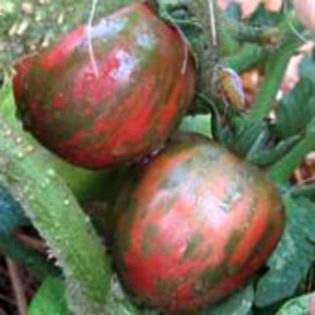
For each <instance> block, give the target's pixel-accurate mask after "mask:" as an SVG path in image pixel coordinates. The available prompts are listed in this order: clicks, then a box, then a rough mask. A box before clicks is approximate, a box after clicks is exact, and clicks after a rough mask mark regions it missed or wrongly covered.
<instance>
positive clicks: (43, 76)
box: [13, 2, 196, 169]
mask: <svg viewBox="0 0 315 315" xmlns="http://www.w3.org/2000/svg"><path fill="white" fill-rule="evenodd" d="M89 35H90V37H89ZM90 39H91V41H92V42H91V45H89V40H90ZM91 48H92V50H91ZM187 49H188V55H187ZM183 65H185V67H183ZM183 68H185V69H184V71H183ZM195 72H196V71H195V62H194V59H193V56H192V54H191V51H190V47H187V43H186V41H184V40H183V39H182V37H181V35H180V34H179V33H178V31H177V30H176V29H174V28H172V27H170V26H168V25H166V24H165V23H164V22H163V21H161V20H160V19H159V18H158V17H157V16H156V14H155V13H154V12H153V11H152V10H151V9H150V8H149V7H148V6H147V5H145V3H143V2H137V3H135V4H133V5H130V6H128V7H126V8H124V9H122V10H120V11H118V12H116V13H115V14H113V15H111V16H109V17H107V18H105V19H104V20H102V21H100V22H99V24H97V25H95V26H93V27H92V28H91V30H90V32H89V31H88V28H87V26H82V27H79V28H78V29H76V30H74V31H72V32H70V33H68V34H67V35H66V36H65V37H64V38H62V39H61V41H59V42H58V43H57V44H56V45H55V46H54V47H52V48H49V49H48V50H45V51H43V52H41V53H39V54H38V55H35V56H33V57H30V58H26V59H24V60H22V61H21V62H20V63H19V64H18V65H17V74H16V76H15V78H14V80H13V85H14V92H15V100H16V103H17V108H18V112H19V114H20V117H21V118H22V121H23V124H24V127H25V129H27V130H29V131H31V132H32V133H33V135H34V136H35V137H36V138H37V139H38V140H39V141H40V142H41V143H42V144H44V145H45V146H46V147H48V148H49V149H51V150H52V151H54V152H55V153H57V154H58V155H60V156H61V157H63V158H64V159H66V160H68V161H70V162H72V163H73V164H75V165H79V166H83V167H86V168H91V169H99V168H103V167H106V166H109V165H114V164H117V163H121V162H128V161H132V160H134V159H136V158H139V157H141V156H144V155H146V154H148V153H150V152H151V151H153V150H155V149H156V148H157V147H160V146H161V145H163V143H164V142H165V140H166V139H167V137H168V136H169V134H170V133H171V132H172V131H173V130H174V129H175V128H176V126H177V125H178V123H179V121H180V119H181V117H182V116H183V114H184V113H185V112H186V110H187V108H188V106H189V105H190V102H191V99H192V96H193V92H194V83H195Z"/></svg>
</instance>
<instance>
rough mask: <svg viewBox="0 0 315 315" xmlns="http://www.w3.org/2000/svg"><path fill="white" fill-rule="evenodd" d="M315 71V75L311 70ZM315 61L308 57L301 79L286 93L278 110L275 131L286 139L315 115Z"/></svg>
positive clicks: (303, 64) (302, 68) (301, 129)
mask: <svg viewBox="0 0 315 315" xmlns="http://www.w3.org/2000/svg"><path fill="white" fill-rule="evenodd" d="M312 70H313V71H314V72H313V77H312V76H311V72H312ZM314 73H315V62H314V60H313V59H311V58H309V57H306V58H305V59H304V60H303V63H302V65H301V71H300V80H299V82H298V83H297V85H296V87H295V88H294V89H293V90H292V91H291V92H290V93H289V94H288V95H285V96H284V97H283V98H282V100H281V101H280V104H279V109H278V111H277V123H276V125H275V126H274V129H273V131H274V133H275V134H276V135H277V136H278V137H280V138H282V139H284V138H288V137H290V136H293V135H296V134H298V133H300V132H302V131H303V130H304V128H305V126H306V125H307V124H308V123H309V122H310V121H311V119H312V117H314V116H315V79H314Z"/></svg>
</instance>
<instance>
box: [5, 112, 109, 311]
mask: <svg viewBox="0 0 315 315" xmlns="http://www.w3.org/2000/svg"><path fill="white" fill-rule="evenodd" d="M0 182H1V183H2V185H3V186H4V187H5V188H6V189H7V190H8V191H9V192H10V193H11V195H12V196H13V197H14V198H15V199H16V200H17V201H18V202H19V203H20V204H21V205H22V207H23V209H24V211H25V213H26V215H27V216H28V217H29V218H30V219H31V220H32V222H33V224H34V226H35V227H36V228H37V229H38V231H39V232H40V234H41V236H42V237H43V238H44V239H45V240H46V242H47V244H48V245H49V247H50V251H51V255H52V256H55V257H56V258H57V262H58V264H59V265H60V266H61V267H62V269H63V272H64V275H65V278H66V285H67V294H68V297H69V300H70V302H72V303H71V305H70V306H71V308H72V309H73V310H74V311H75V312H76V314H84V315H86V314H87V310H89V312H90V313H93V314H95V315H97V314H102V313H103V310H104V308H105V303H106V297H107V294H108V292H109V289H110V284H111V282H110V281H111V269H110V263H109V260H108V258H107V256H106V254H105V251H104V248H103V246H102V244H101V242H100V240H99V239H98V237H97V235H96V233H95V231H94V229H93V226H92V225H91V223H90V220H89V218H88V217H87V216H86V215H85V214H84V213H83V211H82V209H81V208H80V206H79V205H78V203H77V201H76V199H75V197H74V196H73V194H72V193H71V191H70V190H69V189H68V188H67V186H66V185H65V184H64V182H63V181H62V179H61V178H59V177H58V176H57V174H56V172H55V170H54V169H52V168H51V165H50V164H49V163H48V162H47V160H45V159H44V158H43V154H42V150H41V149H40V148H37V149H34V147H33V146H32V145H30V144H29V143H27V142H26V141H25V140H24V139H23V137H22V136H21V135H20V134H19V133H18V132H17V131H13V130H12V129H11V128H10V127H9V126H8V124H7V123H6V122H5V121H4V120H3V119H2V117H0Z"/></svg>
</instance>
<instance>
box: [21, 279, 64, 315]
mask: <svg viewBox="0 0 315 315" xmlns="http://www.w3.org/2000/svg"><path fill="white" fill-rule="evenodd" d="M43 314H45V315H70V312H69V310H68V308H67V303H66V299H65V288H64V284H63V282H62V280H61V279H59V278H57V277H47V278H45V279H44V281H43V283H42V284H41V286H40V288H39V289H38V291H37V292H36V295H35V297H34V298H33V300H32V302H31V305H30V306H29V309H28V312H27V315H43Z"/></svg>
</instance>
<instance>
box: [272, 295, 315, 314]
mask: <svg viewBox="0 0 315 315" xmlns="http://www.w3.org/2000/svg"><path fill="white" fill-rule="evenodd" d="M313 314H315V293H313V294H306V295H302V296H300V297H298V298H295V299H292V300H291V301H289V302H287V303H286V304H285V305H284V306H283V307H282V308H281V309H280V311H279V312H278V313H277V314H276V315H313Z"/></svg>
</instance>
